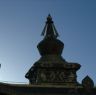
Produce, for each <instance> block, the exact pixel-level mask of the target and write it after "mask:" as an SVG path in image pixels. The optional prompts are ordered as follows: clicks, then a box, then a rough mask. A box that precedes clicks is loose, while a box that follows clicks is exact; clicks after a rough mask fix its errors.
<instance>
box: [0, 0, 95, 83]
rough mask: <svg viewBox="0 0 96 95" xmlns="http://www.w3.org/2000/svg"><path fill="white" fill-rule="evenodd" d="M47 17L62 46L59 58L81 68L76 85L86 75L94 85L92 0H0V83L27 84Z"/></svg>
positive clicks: (93, 7)
mask: <svg viewBox="0 0 96 95" xmlns="http://www.w3.org/2000/svg"><path fill="white" fill-rule="evenodd" d="M49 13H50V14H51V16H52V18H53V21H54V24H55V26H56V29H57V31H58V33H59V35H60V37H59V39H60V40H61V41H63V42H64V44H65V47H64V51H63V54H62V56H63V57H64V58H65V59H66V60H67V61H69V62H77V63H79V64H81V65H82V67H81V69H80V70H79V71H78V72H77V74H78V81H79V82H81V80H82V79H83V78H84V77H85V76H86V75H89V76H90V77H91V78H92V79H93V80H94V81H95V84H96V60H95V59H96V0H0V63H1V65H2V66H1V69H0V82H3V81H8V82H20V83H21V82H24V83H28V80H27V79H26V78H25V74H26V72H27V71H28V70H29V68H30V67H31V66H32V65H33V64H34V62H35V61H37V60H38V59H39V58H40V55H39V52H38V50H37V48H36V47H37V44H38V43H39V42H40V40H42V39H43V37H42V36H40V35H41V32H42V30H43V27H44V25H45V21H46V17H47V15H48V14H49Z"/></svg>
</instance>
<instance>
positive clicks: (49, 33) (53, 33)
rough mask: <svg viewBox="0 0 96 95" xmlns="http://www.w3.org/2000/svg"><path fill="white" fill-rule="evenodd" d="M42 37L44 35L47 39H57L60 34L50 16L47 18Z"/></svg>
mask: <svg viewBox="0 0 96 95" xmlns="http://www.w3.org/2000/svg"><path fill="white" fill-rule="evenodd" d="M41 35H43V36H44V35H45V37H46V38H47V37H51V38H52V37H53V38H57V37H58V36H59V35H58V32H57V30H56V28H55V26H54V24H53V21H52V17H51V15H50V14H49V15H48V17H47V21H46V24H45V27H44V29H43V32H42V34H41Z"/></svg>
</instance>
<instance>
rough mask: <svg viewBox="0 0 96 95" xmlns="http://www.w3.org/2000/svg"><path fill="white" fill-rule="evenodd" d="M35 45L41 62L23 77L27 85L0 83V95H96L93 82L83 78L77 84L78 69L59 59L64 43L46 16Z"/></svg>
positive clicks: (36, 63)
mask: <svg viewBox="0 0 96 95" xmlns="http://www.w3.org/2000/svg"><path fill="white" fill-rule="evenodd" d="M42 35H43V36H44V38H43V40H42V41H40V43H39V44H38V45H37V48H38V50H39V53H40V55H41V58H40V59H39V60H38V61H37V62H35V63H34V64H33V66H32V67H31V68H30V69H29V71H28V72H27V73H26V75H25V77H26V78H27V79H28V80H29V84H5V83H0V95H1V94H2V95H96V88H95V87H94V82H93V80H92V79H91V78H90V77H89V76H86V77H85V78H84V79H83V80H82V83H78V81H77V74H76V72H77V70H79V69H80V67H81V65H80V64H78V63H74V62H67V61H66V60H65V59H64V58H63V57H62V51H63V48H64V43H63V42H61V41H60V40H59V39H58V36H59V34H58V32H57V30H56V28H55V26H54V23H53V21H52V17H51V16H50V15H48V17H47V21H46V24H45V27H44V29H43V32H42Z"/></svg>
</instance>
